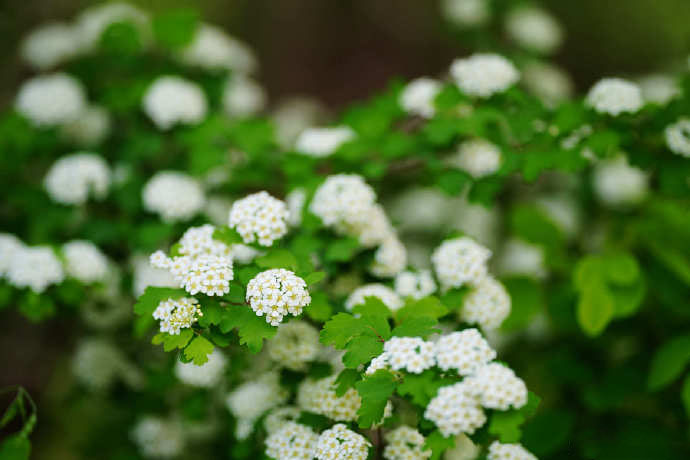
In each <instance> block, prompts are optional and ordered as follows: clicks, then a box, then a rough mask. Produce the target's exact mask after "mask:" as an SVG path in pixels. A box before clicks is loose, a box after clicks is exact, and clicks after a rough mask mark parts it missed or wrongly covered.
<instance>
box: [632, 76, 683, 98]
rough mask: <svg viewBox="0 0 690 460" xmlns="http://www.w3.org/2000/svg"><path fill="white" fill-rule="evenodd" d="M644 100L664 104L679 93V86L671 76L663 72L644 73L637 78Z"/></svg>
mask: <svg viewBox="0 0 690 460" xmlns="http://www.w3.org/2000/svg"><path fill="white" fill-rule="evenodd" d="M637 84H638V85H639V86H640V90H641V91H642V98H643V99H644V100H645V102H654V103H655V104H659V105H666V104H668V103H669V102H671V100H672V99H674V98H676V97H677V96H678V95H680V88H679V87H678V83H677V82H676V80H675V79H674V78H673V77H670V76H668V75H663V74H652V75H646V76H644V77H642V78H639V79H637Z"/></svg>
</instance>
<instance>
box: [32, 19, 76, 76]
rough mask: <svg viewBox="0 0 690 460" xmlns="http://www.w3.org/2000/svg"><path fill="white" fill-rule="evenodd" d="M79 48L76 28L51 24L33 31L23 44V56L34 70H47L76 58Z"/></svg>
mask: <svg viewBox="0 0 690 460" xmlns="http://www.w3.org/2000/svg"><path fill="white" fill-rule="evenodd" d="M79 47H80V43H79V35H78V34H77V31H76V30H75V28H74V27H72V26H71V25H69V24H63V23H59V22H51V23H49V24H46V25H43V26H41V27H39V28H38V29H36V30H33V31H31V33H30V34H29V35H28V36H27V37H26V38H25V39H24V41H23V42H22V45H21V54H22V57H23V58H24V60H25V61H26V62H28V63H29V65H31V67H33V68H34V69H38V70H47V69H50V68H52V67H55V66H56V65H59V64H61V63H62V62H65V61H66V60H68V59H71V58H72V57H74V56H75V55H76V54H77V53H78V52H79V51H80V50H79Z"/></svg>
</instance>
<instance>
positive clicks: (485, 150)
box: [448, 139, 501, 179]
mask: <svg viewBox="0 0 690 460" xmlns="http://www.w3.org/2000/svg"><path fill="white" fill-rule="evenodd" d="M448 163H449V164H450V165H451V166H455V167H457V168H460V169H462V170H464V171H467V172H468V173H469V174H470V175H471V176H472V177H474V178H475V179H478V178H481V177H484V176H488V175H491V174H493V173H495V172H496V171H498V168H500V166H501V150H500V149H499V148H498V146H496V145H495V144H493V143H491V142H489V141H487V140H484V139H470V140H466V141H464V142H463V143H462V144H460V147H459V148H458V152H457V154H456V155H455V156H453V157H451V158H449V159H448Z"/></svg>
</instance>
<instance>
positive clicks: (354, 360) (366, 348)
mask: <svg viewBox="0 0 690 460" xmlns="http://www.w3.org/2000/svg"><path fill="white" fill-rule="evenodd" d="M381 353H383V342H382V341H381V339H379V338H378V337H376V336H374V335H360V336H358V337H355V338H353V339H352V340H351V341H350V342H349V343H348V344H347V352H346V353H345V354H344V355H343V364H345V367H348V368H351V369H356V368H357V367H358V366H359V365H360V364H364V363H368V362H369V361H371V360H372V359H373V358H375V357H377V356H378V355H380V354H381Z"/></svg>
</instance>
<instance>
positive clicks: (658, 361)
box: [647, 335, 690, 390]
mask: <svg viewBox="0 0 690 460" xmlns="http://www.w3.org/2000/svg"><path fill="white" fill-rule="evenodd" d="M689 361H690V335H683V336H680V337H675V338H673V339H671V340H669V341H668V342H666V343H665V344H664V345H663V346H662V347H661V348H659V349H658V350H657V352H656V353H655V354H654V358H652V365H651V368H650V370H649V377H648V380H647V385H648V386H649V389H650V390H659V389H661V388H663V387H665V386H666V385H668V384H669V383H671V382H672V381H674V380H675V379H677V378H678V377H679V376H680V374H681V373H682V372H683V369H685V367H686V366H687V365H688V362H689Z"/></svg>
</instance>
